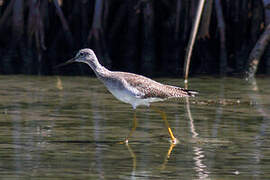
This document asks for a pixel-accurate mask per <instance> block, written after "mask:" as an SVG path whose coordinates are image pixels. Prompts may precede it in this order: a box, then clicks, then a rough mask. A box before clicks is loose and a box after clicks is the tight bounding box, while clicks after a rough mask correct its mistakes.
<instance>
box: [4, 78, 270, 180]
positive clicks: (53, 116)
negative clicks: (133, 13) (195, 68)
mask: <svg viewBox="0 0 270 180" xmlns="http://www.w3.org/2000/svg"><path fill="white" fill-rule="evenodd" d="M157 80H158V81H160V82H163V83H168V84H172V85H177V86H181V85H183V83H182V82H183V80H179V79H157ZM189 86H190V88H191V89H195V90H199V91H200V95H199V96H198V97H197V98H189V99H181V100H169V101H165V102H160V103H154V104H153V105H154V107H155V108H158V109H160V110H163V111H164V112H166V114H167V119H168V121H169V123H170V125H171V127H172V130H173V132H174V134H175V136H176V137H177V138H178V139H179V141H180V142H179V144H177V145H175V146H172V145H170V143H169V136H168V134H167V131H166V129H165V125H164V122H163V120H162V119H161V116H160V114H159V113H157V112H156V111H154V110H152V109H151V108H146V107H139V108H138V109H137V119H138V122H139V124H138V128H137V130H136V132H135V133H134V134H133V135H132V137H131V138H130V141H129V144H128V145H125V144H119V143H118V142H120V141H122V140H124V138H125V137H126V135H127V134H128V133H129V129H130V128H131V126H132V118H133V113H134V111H133V110H132V108H131V106H130V105H127V104H124V103H122V102H119V101H118V100H116V99H115V98H114V97H113V96H112V95H111V94H110V93H108V91H107V90H106V89H105V88H104V86H103V85H102V84H101V83H100V82H99V81H98V80H97V79H96V78H88V77H54V76H53V77H37V76H0V99H1V100H0V124H1V126H0V177H1V178H3V179H7V178H14V179H17V178H22V179H29V178H34V179H35V178H37V179H38V178H42V179H52V178H54V179H63V178H73V179H74V178H75V179H83V178H87V179H247V178H248V179H250V178H252V179H269V178H270V139H269V131H270V129H269V123H270V96H269V95H270V80H269V78H258V79H257V84H249V83H247V82H245V81H243V80H242V79H238V78H225V79H220V78H210V77H203V78H193V79H191V80H190V84H189Z"/></svg>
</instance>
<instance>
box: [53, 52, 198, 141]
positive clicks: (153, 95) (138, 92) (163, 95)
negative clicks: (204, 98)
mask: <svg viewBox="0 0 270 180" xmlns="http://www.w3.org/2000/svg"><path fill="white" fill-rule="evenodd" d="M73 62H82V63H86V64H88V65H89V66H90V67H91V68H92V69H93V71H94V72H95V74H96V76H97V77H98V79H99V80H100V81H102V82H103V83H104V85H105V86H106V87H107V89H108V90H109V91H110V92H111V93H112V94H113V96H115V97H116V98H117V99H118V100H120V101H122V102H124V103H128V104H131V105H132V107H133V109H136V107H137V106H140V105H145V106H150V103H152V102H157V101H164V100H166V99H169V98H180V97H189V96H195V95H196V94H197V93H198V92H196V91H191V90H187V89H183V88H180V87H176V86H170V85H165V84H161V83H159V82H156V81H154V80H152V79H149V78H147V77H144V76H141V75H137V74H133V73H128V72H119V71H110V70H108V69H106V68H105V67H104V66H102V65H101V64H100V63H99V62H98V59H97V57H96V55H95V53H94V51H93V50H91V49H87V48H86V49H81V50H80V51H79V52H78V53H77V54H76V56H75V57H74V58H72V59H70V60H68V61H67V62H65V63H63V64H60V65H58V66H56V67H60V66H63V65H67V64H70V63H73ZM159 113H160V114H161V115H162V117H163V119H164V120H165V124H166V126H167V128H168V132H169V134H170V137H171V142H172V143H176V141H177V139H176V138H175V137H174V135H173V133H172V131H171V128H170V127H169V124H168V122H167V120H166V116H165V114H164V113H163V112H161V111H159ZM136 124H137V123H136V115H134V127H133V128H132V130H131V132H133V131H134V130H135V128H136ZM130 134H131V133H130ZM130 134H129V136H130ZM129 136H128V137H129ZM128 137H127V138H126V142H128Z"/></svg>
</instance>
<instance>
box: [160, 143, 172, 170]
mask: <svg viewBox="0 0 270 180" xmlns="http://www.w3.org/2000/svg"><path fill="white" fill-rule="evenodd" d="M174 146H175V144H173V143H171V144H170V147H169V150H168V152H167V155H166V156H165V159H164V161H163V163H162V166H161V170H163V169H165V168H166V165H167V163H168V160H169V159H170V156H171V153H172V150H173V148H174Z"/></svg>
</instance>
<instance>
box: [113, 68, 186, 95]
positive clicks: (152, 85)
mask: <svg viewBox="0 0 270 180" xmlns="http://www.w3.org/2000/svg"><path fill="white" fill-rule="evenodd" d="M118 73H121V77H123V78H124V79H125V81H126V82H127V83H128V84H129V85H130V86H131V87H133V88H134V89H137V90H138V92H140V94H138V96H140V98H142V99H145V98H161V99H166V98H171V97H185V96H191V93H189V91H188V90H185V89H182V88H179V87H175V86H169V85H164V84H161V83H159V82H156V81H154V80H151V79H149V78H147V77H144V76H140V75H136V74H132V73H124V74H122V72H118ZM138 96H137V97H138Z"/></svg>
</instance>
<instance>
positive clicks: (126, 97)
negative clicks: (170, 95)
mask: <svg viewBox="0 0 270 180" xmlns="http://www.w3.org/2000/svg"><path fill="white" fill-rule="evenodd" d="M105 86H106V87H107V89H108V90H109V91H110V92H111V93H112V94H113V96H114V97H116V98H117V99H118V100H119V101H122V102H124V103H128V104H131V105H132V107H133V108H134V109H136V107H137V106H139V105H145V106H149V105H150V102H157V101H162V100H163V99H160V98H147V99H143V98H140V97H138V96H136V93H135V92H136V91H138V90H137V89H135V88H133V87H128V88H117V87H115V86H111V85H110V84H105Z"/></svg>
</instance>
